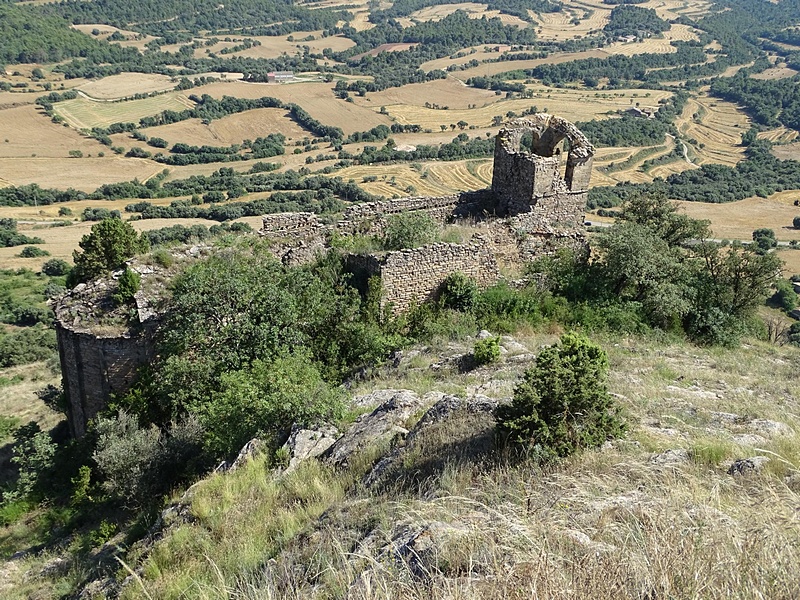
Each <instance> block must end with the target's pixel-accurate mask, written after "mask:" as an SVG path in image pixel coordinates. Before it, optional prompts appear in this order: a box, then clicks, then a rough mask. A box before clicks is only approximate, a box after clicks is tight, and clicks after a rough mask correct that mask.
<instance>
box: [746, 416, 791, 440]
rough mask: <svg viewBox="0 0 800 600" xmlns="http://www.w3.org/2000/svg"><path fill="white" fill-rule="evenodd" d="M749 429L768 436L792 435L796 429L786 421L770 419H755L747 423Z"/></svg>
mask: <svg viewBox="0 0 800 600" xmlns="http://www.w3.org/2000/svg"><path fill="white" fill-rule="evenodd" d="M747 427H748V429H750V430H751V431H753V432H755V433H757V434H759V435H762V436H764V437H767V438H772V437H780V436H787V435H792V434H793V433H794V431H793V430H792V428H791V427H789V426H788V425H787V424H786V423H781V422H779V421H770V420H769V419H753V420H752V421H750V422H749V423H748V424H747Z"/></svg>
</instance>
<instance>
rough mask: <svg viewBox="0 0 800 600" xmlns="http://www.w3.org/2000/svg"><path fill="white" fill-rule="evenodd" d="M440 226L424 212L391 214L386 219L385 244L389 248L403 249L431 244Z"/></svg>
mask: <svg viewBox="0 0 800 600" xmlns="http://www.w3.org/2000/svg"><path fill="white" fill-rule="evenodd" d="M438 229H439V226H438V225H437V224H436V221H434V220H433V218H432V217H431V216H430V215H428V214H426V213H424V212H407V213H399V214H396V215H391V216H390V217H389V218H388V219H387V220H386V231H385V232H384V236H383V245H384V248H386V249H387V250H403V249H404V248H417V247H419V246H423V245H425V244H430V243H431V242H433V241H434V240H435V239H436V232H437V231H438Z"/></svg>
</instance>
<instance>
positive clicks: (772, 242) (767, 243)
mask: <svg viewBox="0 0 800 600" xmlns="http://www.w3.org/2000/svg"><path fill="white" fill-rule="evenodd" d="M753 244H754V245H755V247H756V250H757V251H758V252H760V253H762V254H764V253H766V252H769V251H770V250H772V249H773V248H777V246H778V240H777V239H775V232H774V231H773V230H772V229H767V228H762V229H756V230H755V231H754V232H753Z"/></svg>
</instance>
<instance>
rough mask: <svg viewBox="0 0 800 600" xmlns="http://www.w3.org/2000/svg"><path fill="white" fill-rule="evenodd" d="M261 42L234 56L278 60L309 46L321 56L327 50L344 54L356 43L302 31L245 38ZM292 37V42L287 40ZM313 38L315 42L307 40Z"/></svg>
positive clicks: (338, 36) (319, 32)
mask: <svg viewBox="0 0 800 600" xmlns="http://www.w3.org/2000/svg"><path fill="white" fill-rule="evenodd" d="M243 37H250V39H253V40H258V41H259V42H261V45H260V46H255V47H253V48H248V49H247V50H242V51H241V52H236V53H235V54H233V55H232V56H246V57H249V58H276V57H278V56H280V55H281V54H284V53H285V54H289V55H294V54H298V53H301V54H302V52H303V46H308V47H309V48H310V49H311V52H313V53H315V54H321V53H322V51H323V50H324V49H325V48H330V49H331V50H333V51H334V52H342V51H344V50H347V49H348V48H352V47H353V46H355V42H354V41H353V40H351V39H348V38H346V37H343V36H340V35H335V36H330V37H322V31H301V32H297V33H293V34H292V35H291V36H266V35H265V36H243ZM287 37H292V39H293V40H294V41H292V42H290V41H288V40H287V39H286V38H287ZM308 37H313V38H314V39H313V40H306V38H308Z"/></svg>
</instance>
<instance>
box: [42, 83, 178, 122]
mask: <svg viewBox="0 0 800 600" xmlns="http://www.w3.org/2000/svg"><path fill="white" fill-rule="evenodd" d="M193 106H194V103H193V102H192V101H190V100H189V98H188V97H187V96H186V94H184V93H182V92H170V93H167V94H162V95H160V96H154V97H152V98H144V99H142V100H127V101H124V102H101V101H96V100H90V99H89V98H85V97H79V98H75V99H74V100H66V101H64V102H59V103H58V104H56V105H54V110H55V112H56V113H57V114H58V115H59V116H61V117H62V118H63V119H64V120H65V121H66V122H67V123H69V124H70V125H71V126H72V127H75V128H76V129H91V128H92V127H107V126H109V125H111V124H112V123H129V122H130V123H136V122H138V121H139V119H141V118H142V117H150V116H153V115H157V114H158V113H160V112H161V111H164V110H174V111H182V110H185V109H187V108H192V107H193Z"/></svg>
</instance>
